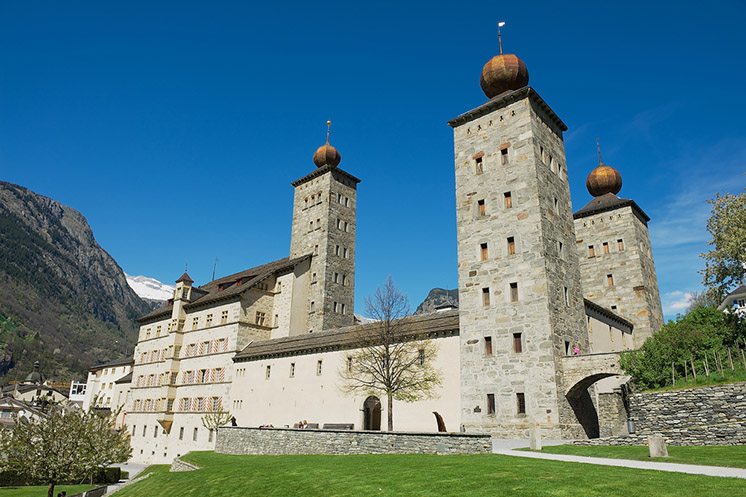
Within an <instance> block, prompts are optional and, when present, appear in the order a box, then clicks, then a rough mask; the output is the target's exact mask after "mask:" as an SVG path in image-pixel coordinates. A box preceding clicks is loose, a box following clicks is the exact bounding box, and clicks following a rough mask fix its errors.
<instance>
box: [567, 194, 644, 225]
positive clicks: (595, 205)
mask: <svg viewBox="0 0 746 497" xmlns="http://www.w3.org/2000/svg"><path fill="white" fill-rule="evenodd" d="M627 206H629V207H631V208H632V212H634V213H635V216H637V218H638V219H640V221H642V222H643V223H645V224H647V222H648V221H650V217H648V215H647V214H645V211H643V210H642V209H641V208H640V206H639V205H637V203H636V202H635V201H634V200H630V199H627V198H619V197H617V196H616V195H614V194H613V193H607V194H605V195H601V196H600V197H595V198H593V200H591V201H590V202H588V203H587V204H586V205H585V206H584V207H583V208H582V209H580V210H579V211H577V212H576V213H575V214H573V219H580V218H581V217H588V216H592V215H594V214H600V213H601V212H607V211H613V210H615V209H621V208H622V207H627Z"/></svg>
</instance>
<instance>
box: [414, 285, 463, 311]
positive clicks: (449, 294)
mask: <svg viewBox="0 0 746 497" xmlns="http://www.w3.org/2000/svg"><path fill="white" fill-rule="evenodd" d="M441 305H452V306H454V307H458V288H454V289H453V290H445V289H443V288H433V289H432V290H430V293H428V294H427V297H425V300H423V301H422V303H421V304H420V305H418V306H417V310H416V311H414V313H415V314H428V313H430V312H435V308H436V307H439V306H441Z"/></svg>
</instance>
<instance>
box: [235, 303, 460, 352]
mask: <svg viewBox="0 0 746 497" xmlns="http://www.w3.org/2000/svg"><path fill="white" fill-rule="evenodd" d="M380 328H381V323H380V322H375V323H369V324H361V325H356V326H348V327H345V328H339V329H336V330H329V331H320V332H315V333H305V334H303V335H298V336H292V337H285V338H275V339H273V340H261V341H256V342H252V343H250V344H249V345H247V346H246V347H245V348H244V349H243V350H242V351H241V352H239V353H238V354H236V356H235V357H234V358H233V360H234V361H236V362H241V361H253V360H258V359H264V358H268V357H281V356H288V355H301V354H313V353H318V352H327V351H332V350H347V349H354V348H358V347H361V346H366V345H370V344H374V343H375V341H376V337H377V336H378V332H379V330H380ZM458 333H459V317H458V311H444V312H434V313H431V314H420V315H417V316H410V317H407V318H404V319H403V320H402V325H401V327H400V328H399V329H398V330H397V336H399V337H401V338H402V339H411V338H416V337H427V336H430V337H436V336H453V335H458Z"/></svg>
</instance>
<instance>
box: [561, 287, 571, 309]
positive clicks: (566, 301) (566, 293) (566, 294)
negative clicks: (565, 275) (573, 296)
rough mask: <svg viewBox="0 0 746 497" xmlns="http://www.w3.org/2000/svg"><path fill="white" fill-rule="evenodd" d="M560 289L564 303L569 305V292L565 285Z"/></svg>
mask: <svg viewBox="0 0 746 497" xmlns="http://www.w3.org/2000/svg"><path fill="white" fill-rule="evenodd" d="M562 291H563V292H564V296H565V305H566V306H569V305H570V292H569V291H568V290H567V287H565V288H563V289H562Z"/></svg>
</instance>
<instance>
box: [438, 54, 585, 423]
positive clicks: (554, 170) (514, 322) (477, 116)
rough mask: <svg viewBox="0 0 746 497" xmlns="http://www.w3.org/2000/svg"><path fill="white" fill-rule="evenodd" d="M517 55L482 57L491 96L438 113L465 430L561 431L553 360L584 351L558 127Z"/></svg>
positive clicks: (567, 412) (564, 416)
mask: <svg viewBox="0 0 746 497" xmlns="http://www.w3.org/2000/svg"><path fill="white" fill-rule="evenodd" d="M527 84H528V71H527V70H526V66H525V64H524V63H523V61H521V60H520V59H519V58H518V57H516V56H515V55H511V54H505V55H503V54H500V55H498V56H496V57H494V58H493V59H491V60H490V61H489V62H487V64H485V66H484V68H483V70H482V77H481V86H482V89H483V90H484V92H485V94H486V95H487V97H488V98H489V99H490V100H489V101H488V102H486V103H485V104H483V105H480V106H479V107H477V108H475V109H473V110H470V111H469V112H467V113H465V114H462V115H461V116H459V117H457V118H455V119H453V120H452V121H450V122H449V125H450V126H451V127H453V131H454V148H455V162H456V164H455V166H456V217H457V229H458V274H459V307H460V328H461V329H460V337H461V338H460V340H461V409H462V410H461V419H462V423H463V424H464V427H465V428H466V429H467V431H488V432H490V431H491V432H499V433H500V434H501V436H521V437H522V436H525V435H526V432H527V430H528V429H529V428H530V427H532V426H539V427H541V428H542V429H543V433H544V436H549V437H551V436H561V434H562V431H563V430H565V429H566V428H567V429H571V428H570V427H571V425H574V423H575V417H574V415H573V414H572V412H571V409H570V407H569V404H568V403H567V401H566V400H565V398H564V395H563V390H562V387H561V383H562V373H561V358H562V357H563V356H564V355H566V354H567V353H568V351H570V350H571V348H572V347H573V346H575V345H578V346H579V347H580V348H581V350H583V351H586V350H587V347H588V333H587V329H586V326H585V318H584V310H583V309H584V307H583V295H582V289H581V286H580V269H579V267H578V259H577V253H576V252H575V250H574V248H573V246H574V244H575V232H574V229H573V222H572V207H571V202H570V190H569V187H568V178H567V166H566V164H565V151H564V143H563V138H562V133H563V132H564V131H565V130H566V129H567V127H566V126H565V124H564V123H563V122H562V121H561V120H560V118H559V117H557V115H556V114H555V113H554V112H553V111H552V109H551V108H549V106H548V105H547V103H546V102H545V101H544V100H543V99H542V98H541V97H540V96H539V95H538V93H536V91H535V90H534V89H533V88H530V87H528V86H527Z"/></svg>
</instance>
